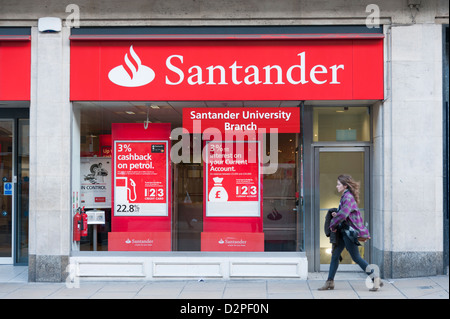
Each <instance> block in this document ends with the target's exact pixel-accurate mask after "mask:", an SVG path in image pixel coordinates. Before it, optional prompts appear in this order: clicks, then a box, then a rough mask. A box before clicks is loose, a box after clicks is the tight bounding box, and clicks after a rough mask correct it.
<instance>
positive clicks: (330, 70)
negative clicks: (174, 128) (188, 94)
mask: <svg viewBox="0 0 450 319" xmlns="http://www.w3.org/2000/svg"><path fill="white" fill-rule="evenodd" d="M297 57H299V60H300V61H299V64H293V65H291V66H289V68H288V69H287V70H286V69H283V67H282V66H280V65H275V64H274V65H266V66H263V67H259V66H256V65H247V66H245V65H240V64H239V62H238V61H234V62H233V63H232V64H231V65H229V66H223V65H220V64H218V65H210V66H208V67H205V68H202V67H201V66H199V65H190V66H186V67H184V68H183V65H184V57H183V56H182V55H176V54H174V55H171V56H169V57H168V58H167V60H166V67H167V70H168V71H169V72H170V73H169V74H166V84H168V85H179V84H182V83H183V82H184V80H185V70H186V69H187V74H189V76H187V80H186V82H187V84H189V85H202V84H206V85H228V84H233V85H241V84H244V85H249V86H250V85H259V84H263V85H284V84H292V85H300V84H306V83H309V82H310V81H311V82H312V83H314V84H317V85H321V84H325V83H329V84H341V81H340V75H341V73H342V72H343V71H344V64H335V65H332V66H325V65H321V64H317V65H312V66H310V67H308V68H307V63H306V59H307V57H306V52H301V53H298V54H297ZM261 69H262V70H261ZM263 70H264V71H263ZM339 70H341V71H340V72H339ZM171 73H173V74H171ZM308 75H309V78H308ZM341 77H342V76H341ZM330 78H331V81H330Z"/></svg>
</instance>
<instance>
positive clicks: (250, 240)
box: [202, 232, 264, 251]
mask: <svg viewBox="0 0 450 319" xmlns="http://www.w3.org/2000/svg"><path fill="white" fill-rule="evenodd" d="M202 251H264V233H243V232H242V233H241V232H226V233H225V232H203V233H202Z"/></svg>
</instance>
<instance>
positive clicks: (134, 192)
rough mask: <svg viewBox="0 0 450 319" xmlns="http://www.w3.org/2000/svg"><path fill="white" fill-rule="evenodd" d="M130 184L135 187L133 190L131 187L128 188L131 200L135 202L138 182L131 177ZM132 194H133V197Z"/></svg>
mask: <svg viewBox="0 0 450 319" xmlns="http://www.w3.org/2000/svg"><path fill="white" fill-rule="evenodd" d="M130 184H131V187H133V191H131V188H128V191H129V192H130V195H129V197H130V202H134V201H135V200H136V183H135V182H134V181H133V179H131V178H130ZM131 194H133V198H131Z"/></svg>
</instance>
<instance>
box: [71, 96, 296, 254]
mask: <svg viewBox="0 0 450 319" xmlns="http://www.w3.org/2000/svg"><path fill="white" fill-rule="evenodd" d="M74 111H75V112H80V114H79V116H77V117H76V121H78V120H79V123H77V124H76V126H77V127H79V128H80V133H79V134H80V145H79V152H80V173H81V174H80V173H78V174H79V175H80V176H79V178H80V185H81V186H80V187H81V189H80V190H74V192H75V193H74V194H77V191H78V192H79V194H80V198H79V199H78V198H76V199H75V201H78V202H79V203H80V205H81V206H85V208H86V210H92V209H96V208H97V209H100V210H102V211H104V212H105V223H104V224H102V225H89V226H88V227H89V229H88V236H85V237H81V243H80V250H82V251H93V250H98V251H108V250H109V248H108V246H109V244H111V239H110V238H109V236H110V235H111V231H112V229H114V224H112V222H111V220H112V218H114V215H113V214H114V211H113V210H112V209H111V204H112V203H111V196H110V195H108V194H107V193H108V192H109V193H111V191H112V188H113V187H114V183H113V182H112V181H111V178H112V176H113V175H112V171H113V167H112V165H111V151H112V150H111V141H110V140H111V134H112V123H139V125H141V123H143V122H144V121H145V120H146V117H147V110H146V108H145V106H142V105H137V106H129V105H127V104H126V103H125V104H123V105H121V104H119V103H118V102H114V103H110V104H108V103H106V104H105V105H102V103H98V104H97V105H93V104H88V103H80V104H78V103H75V106H74ZM167 114H170V116H167ZM159 118H165V121H164V122H169V123H170V124H171V128H172V129H175V128H178V127H180V126H181V125H182V118H181V112H179V111H175V110H174V108H173V107H172V106H171V105H169V104H167V105H163V106H160V108H159V109H152V110H151V112H150V116H149V119H150V121H151V122H152V123H156V122H158V119H159ZM196 135H197V134H190V135H189V144H190V148H189V150H188V152H190V159H191V160H192V159H194V154H193V153H192V152H193V151H194V150H195V149H196V147H194V140H195V139H196V138H200V139H201V142H200V145H201V147H203V146H204V145H206V141H204V140H203V138H204V136H202V135H200V136H196ZM102 137H109V139H110V140H109V144H108V142H107V141H105V140H103V139H102ZM180 138H181V137H180ZM272 138H274V139H272ZM272 138H271V137H270V136H269V135H267V136H266V138H265V141H266V145H265V148H264V147H263V146H262V144H263V143H261V144H260V146H261V148H262V151H264V152H266V153H265V154H266V155H267V158H270V161H272V160H273V154H272V156H270V154H267V152H270V150H271V147H270V143H271V142H272V143H273V145H275V142H274V141H275V140H276V142H277V145H276V147H277V148H276V152H277V156H278V167H277V169H276V171H274V172H272V173H271V174H265V175H264V174H261V175H260V182H258V183H259V184H258V185H260V184H262V186H263V187H262V195H261V196H262V198H261V201H262V204H263V205H262V210H260V209H259V208H258V214H260V216H261V217H260V218H259V217H258V221H257V223H255V222H254V220H255V218H254V217H252V216H238V217H236V216H237V215H239V213H240V212H239V211H234V212H232V213H233V214H234V215H236V216H234V215H233V214H231V213H230V212H228V214H231V215H230V216H232V218H229V217H225V218H222V217H215V216H213V217H212V218H214V223H216V222H219V224H215V226H218V227H215V228H214V229H215V230H214V231H210V230H208V229H210V228H209V227H210V226H209V225H210V224H208V225H207V221H206V220H207V218H208V217H205V207H204V206H205V198H209V197H208V196H207V195H205V192H206V190H205V188H206V187H207V185H206V182H205V181H206V177H205V169H206V168H205V163H204V162H203V161H202V162H200V163H193V162H187V163H184V162H181V163H173V162H172V171H171V172H170V174H171V180H172V182H173V183H172V185H173V186H172V187H173V190H172V195H173V196H172V203H171V206H172V213H171V218H172V219H171V225H172V228H171V238H172V240H171V245H172V248H171V250H172V251H202V238H203V236H204V238H205V239H204V242H206V241H208V242H210V243H212V241H214V245H216V246H217V243H219V244H220V241H221V240H224V241H226V240H228V239H229V238H225V237H224V238H221V237H218V238H215V237H213V236H212V235H211V234H206V235H205V233H207V232H210V233H214V232H215V233H216V234H219V236H221V235H222V233H223V234H225V235H227V232H230V233H231V232H238V233H239V232H240V233H246V234H244V237H242V239H240V238H237V239H236V238H232V235H230V238H232V239H229V240H231V241H235V242H236V246H235V247H238V246H239V245H241V244H242V242H243V241H245V240H248V243H252V244H251V245H253V244H254V243H258V245H259V246H258V247H259V248H258V249H261V247H262V249H263V250H264V251H299V250H303V233H304V231H303V229H299V227H303V223H302V220H303V217H300V216H303V213H302V210H301V205H300V206H299V194H302V191H301V188H300V182H301V165H300V163H301V160H300V154H299V147H300V146H299V145H300V141H301V139H300V135H299V134H293V133H292V134H287V133H284V134H278V135H273V137H272ZM180 142H181V141H180V140H172V148H175V145H176V144H177V143H180ZM244 150H246V148H244ZM183 152H184V151H183ZM244 153H245V152H244ZM245 154H246V153H245ZM238 155H240V153H239V154H238ZM195 158H199V159H201V160H203V158H202V157H201V156H196V157H195ZM239 158H240V157H239ZM242 158H243V159H245V158H244V157H242ZM261 160H262V161H264V158H262V159H261ZM244 162H245V160H244ZM100 163H102V166H101V168H102V171H105V174H104V175H103V174H98V172H99V171H98V169H94V166H95V168H98V166H99V165H100ZM247 166H248V167H247V168H248V169H249V170H250V167H253V166H251V165H247ZM242 167H243V169H244V170H245V169H246V165H243V166H242ZM253 169H254V167H253ZM261 170H262V168H261ZM96 172H97V173H96ZM239 172H240V170H239ZM244 173H245V174H250V175H251V176H247V177H248V178H247V177H246V178H244V177H242V178H240V179H239V183H241V184H243V185H244V184H245V185H247V184H248V183H249V179H250V178H254V173H253V170H252V171H246V172H244ZM245 174H244V175H245ZM108 180H109V182H110V183H109V185H110V186H108V184H107V181H108ZM244 180H245V183H244ZM90 183H94V184H95V186H96V188H99V187H98V186H102V185H103V184H105V187H106V189H107V190H108V191H107V192H106V193H105V194H100V191H96V193H95V194H89V192H86V189H91V188H92V187H88V186H90ZM210 185H213V184H210ZM245 185H244V186H245ZM236 186H237V185H233V186H232V187H231V189H230V190H228V189H227V191H230V192H236V194H239V195H242V194H243V193H242V192H246V191H247V188H246V187H243V188H242V189H240V190H239V191H238V190H237V187H236ZM241 186H242V185H241ZM83 187H84V188H83ZM249 191H251V188H250V190H249ZM238 192H241V193H242V194H241V193H238ZM236 196H237V195H236ZM252 201H254V200H249V202H252ZM245 204H247V203H245ZM250 204H251V205H244V206H245V207H247V206H249V207H250V206H251V207H253V206H252V205H253V203H250ZM257 206H258V207H260V205H259V204H258V205H257ZM221 207H222V206H221ZM229 207H232V205H229ZM206 216H208V215H206ZM233 216H234V217H235V218H234V217H233ZM210 218H211V217H210ZM231 219H233V220H231ZM140 222H142V221H140ZM94 227H95V228H94ZM121 231H122V232H126V231H125V230H121ZM210 235H211V236H210ZM262 235H263V237H262ZM245 236H247V237H245ZM124 238H125V237H124ZM246 238H248V239H246ZM125 239H127V238H125ZM132 239H133V238H131V239H130V240H132ZM150 239H151V238H150ZM150 239H146V240H150ZM110 246H111V245H110ZM241 246H242V245H241ZM124 247H125V246H124ZM252 247H253V246H252ZM110 248H111V247H110ZM233 249H236V251H238V250H239V247H238V248H233ZM251 249H253V248H251ZM205 250H206V249H205ZM252 251H256V250H252Z"/></svg>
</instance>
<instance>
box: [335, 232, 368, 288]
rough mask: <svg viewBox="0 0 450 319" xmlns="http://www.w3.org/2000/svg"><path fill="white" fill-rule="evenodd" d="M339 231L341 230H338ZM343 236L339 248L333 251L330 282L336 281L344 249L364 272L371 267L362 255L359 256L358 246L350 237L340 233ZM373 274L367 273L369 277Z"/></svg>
mask: <svg viewBox="0 0 450 319" xmlns="http://www.w3.org/2000/svg"><path fill="white" fill-rule="evenodd" d="M338 231H339V230H338ZM340 235H341V236H339V241H338V244H337V246H336V247H335V248H334V250H333V254H332V255H331V263H330V271H329V273H328V280H334V276H335V275H336V271H337V269H338V266H339V256H340V255H341V253H342V251H343V250H344V248H346V249H347V250H348V252H349V253H350V256H351V257H352V259H353V261H354V262H355V263H357V264H358V265H359V267H361V269H362V270H363V271H366V268H367V266H368V265H369V264H368V263H367V261H365V260H364V259H362V258H361V255H360V254H359V250H358V246H357V245H356V244H355V243H354V242H353V241H351V240H350V238H348V236H347V235H346V234H345V232H343V231H342V232H341V233H340ZM372 272H373V270H372V271H370V272H367V274H368V275H370V274H371V273H372Z"/></svg>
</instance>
